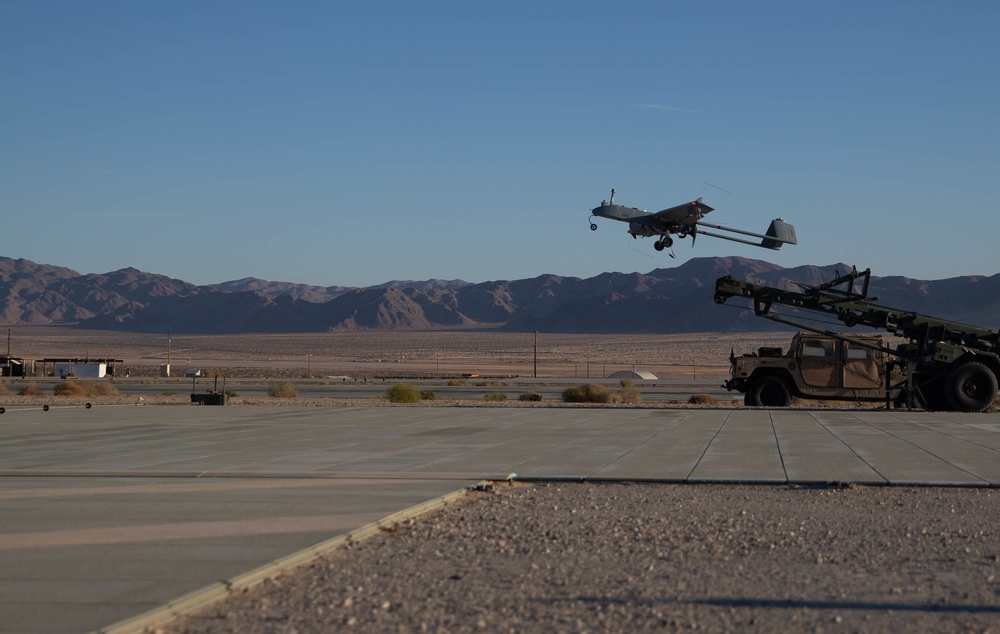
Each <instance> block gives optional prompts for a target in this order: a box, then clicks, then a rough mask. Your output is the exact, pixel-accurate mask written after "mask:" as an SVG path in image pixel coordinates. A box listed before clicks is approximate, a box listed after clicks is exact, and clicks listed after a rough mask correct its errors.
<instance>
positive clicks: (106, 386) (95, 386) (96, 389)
mask: <svg viewBox="0 0 1000 634" xmlns="http://www.w3.org/2000/svg"><path fill="white" fill-rule="evenodd" d="M79 384H80V385H81V386H82V387H83V393H84V394H85V395H86V396H119V395H120V394H121V392H119V391H118V387H117V386H116V385H115V384H114V383H110V382H108V381H80V382H79Z"/></svg>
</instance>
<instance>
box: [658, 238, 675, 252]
mask: <svg viewBox="0 0 1000 634" xmlns="http://www.w3.org/2000/svg"><path fill="white" fill-rule="evenodd" d="M672 246H674V239H673V238H671V237H670V236H663V237H662V238H660V239H659V240H657V241H656V242H654V243H653V248H654V249H656V250H657V251H662V250H664V249H669V248H670V247H672Z"/></svg>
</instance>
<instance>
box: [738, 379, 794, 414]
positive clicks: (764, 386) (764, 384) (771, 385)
mask: <svg viewBox="0 0 1000 634" xmlns="http://www.w3.org/2000/svg"><path fill="white" fill-rule="evenodd" d="M744 402H746V403H747V404H748V405H751V406H754V407H788V406H789V405H791V404H792V394H791V392H789V391H788V385H787V384H786V383H785V382H784V381H782V380H781V379H779V378H778V377H776V376H765V377H763V378H761V379H758V380H756V381H754V383H753V385H751V386H750V389H749V390H747V397H746V398H745V399H744Z"/></svg>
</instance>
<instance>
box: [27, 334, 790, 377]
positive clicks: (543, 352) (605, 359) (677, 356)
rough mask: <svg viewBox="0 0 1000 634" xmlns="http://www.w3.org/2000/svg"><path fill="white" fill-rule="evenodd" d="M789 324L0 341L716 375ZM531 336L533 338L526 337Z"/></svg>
mask: <svg viewBox="0 0 1000 634" xmlns="http://www.w3.org/2000/svg"><path fill="white" fill-rule="evenodd" d="M790 339H791V333H774V332H767V333H738V334H731V333H694V334H680V335H568V334H545V333H539V334H538V335H537V338H536V336H535V335H534V334H533V333H499V332H479V331H418V332H406V331H389V332H373V331H371V332H352V333H307V334H278V335H276V334H258V335H171V336H170V337H169V338H168V336H167V335H166V334H165V333H164V334H156V335H150V334H137V333H119V332H102V331H82V330H74V329H69V328H55V327H32V326H23V327H18V328H15V329H14V330H13V334H12V337H11V344H10V351H11V354H12V355H13V356H17V357H24V358H29V359H43V358H67V357H79V358H91V359H98V358H100V359H121V360H123V361H124V362H125V367H126V368H127V369H128V370H129V372H130V374H131V375H132V376H158V375H159V371H160V366H161V365H163V364H166V363H167V362H168V360H169V363H170V365H171V369H172V371H173V372H174V374H175V375H176V374H183V370H184V369H185V368H200V369H211V370H217V371H219V372H222V373H224V374H226V375H227V376H234V377H242V376H246V377H254V376H270V377H276V376H288V377H292V376H303V375H306V374H310V375H313V376H327V375H350V376H385V375H405V374H416V375H426V376H435V375H441V376H453V375H461V374H479V375H484V376H485V375H496V376H529V377H530V376H533V375H535V374H537V376H538V377H540V378H544V377H554V378H586V377H595V378H596V377H602V376H607V375H609V374H611V373H612V372H615V371H619V370H632V369H639V370H646V371H648V372H652V373H653V374H655V375H656V376H658V377H660V378H719V379H722V378H724V377H725V376H727V375H728V372H729V361H728V359H729V353H730V350H733V349H735V351H736V352H737V354H739V353H741V352H750V351H752V350H756V348H757V347H759V346H782V347H787V346H788V342H789V340H790ZM536 346H537V347H536Z"/></svg>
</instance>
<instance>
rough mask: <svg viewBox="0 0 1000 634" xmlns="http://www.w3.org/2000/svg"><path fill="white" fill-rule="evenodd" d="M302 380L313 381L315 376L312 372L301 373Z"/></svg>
mask: <svg viewBox="0 0 1000 634" xmlns="http://www.w3.org/2000/svg"><path fill="white" fill-rule="evenodd" d="M302 378H303V379H315V378H316V375H315V374H313V373H312V372H303V373H302Z"/></svg>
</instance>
